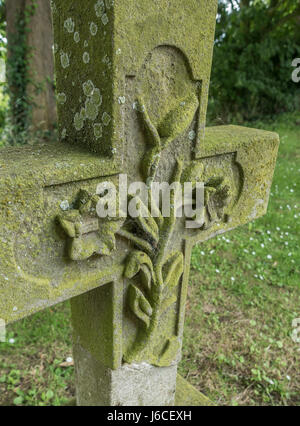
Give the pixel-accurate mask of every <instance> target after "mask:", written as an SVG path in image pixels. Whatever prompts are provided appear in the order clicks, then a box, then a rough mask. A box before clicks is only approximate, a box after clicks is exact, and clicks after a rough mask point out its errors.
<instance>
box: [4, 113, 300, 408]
mask: <svg viewBox="0 0 300 426" xmlns="http://www.w3.org/2000/svg"><path fill="white" fill-rule="evenodd" d="M255 126H256V127H261V128H266V129H270V130H276V131H277V132H278V133H279V134H280V136H281V141H282V142H281V146H280V152H279V159H278V164H277V169H276V173H275V177H274V184H273V189H272V194H271V201H270V207H269V213H268V215H267V216H265V217H264V218H262V219H260V220H258V221H256V222H253V223H251V224H249V225H247V226H244V227H241V228H240V229H238V230H236V231H233V232H231V233H229V234H226V235H225V236H223V237H218V238H216V239H214V240H211V241H209V242H206V243H204V244H201V245H199V246H197V247H195V249H194V251H193V256H192V272H191V279H190V287H189V300H188V304H187V318H186V327H185V336H184V347H183V361H182V363H181V365H180V373H181V374H182V375H183V376H184V377H186V378H187V379H188V380H189V381H190V382H191V383H192V384H193V385H195V386H196V387H197V388H198V389H200V390H201V391H202V392H203V393H205V394H206V395H207V396H208V397H209V398H211V399H212V400H213V401H215V402H216V403H217V404H220V405H298V406H299V405H300V369H299V365H300V345H299V344H296V343H295V342H294V341H293V340H292V337H291V335H292V331H293V328H292V321H293V320H294V319H295V318H299V317H300V308H299V307H300V282H299V273H300V250H299V235H300V225H299V223H300V222H299V219H300V179H299V173H300V146H299V141H300V117H299V115H298V116H296V115H284V116H282V117H279V118H277V119H276V120H275V122H274V123H273V124H272V123H255ZM69 317H70V312H69V305H68V304H67V303H65V304H61V305H58V306H56V307H54V308H52V309H49V310H47V311H45V312H42V313H38V314H36V315H34V316H32V317H31V318H27V319H25V320H23V321H20V322H18V323H16V324H14V325H11V326H9V327H8V342H7V343H2V344H0V345H1V346H0V405H63V404H65V403H66V402H67V401H68V400H69V399H70V398H72V397H73V396H74V391H75V390H74V367H73V365H72V362H70V360H68V359H67V358H68V357H71V351H72V349H71V331H70V321H69Z"/></svg>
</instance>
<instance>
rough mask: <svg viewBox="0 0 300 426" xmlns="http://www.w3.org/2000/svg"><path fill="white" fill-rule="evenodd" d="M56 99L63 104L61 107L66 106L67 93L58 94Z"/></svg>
mask: <svg viewBox="0 0 300 426" xmlns="http://www.w3.org/2000/svg"><path fill="white" fill-rule="evenodd" d="M56 99H57V102H58V103H59V104H61V105H63V104H65V103H66V101H67V96H66V94H65V93H63V92H62V93H58V94H57V97H56Z"/></svg>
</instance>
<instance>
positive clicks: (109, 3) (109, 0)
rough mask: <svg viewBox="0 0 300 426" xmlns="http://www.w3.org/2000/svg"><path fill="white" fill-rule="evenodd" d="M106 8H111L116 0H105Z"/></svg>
mask: <svg viewBox="0 0 300 426" xmlns="http://www.w3.org/2000/svg"><path fill="white" fill-rule="evenodd" d="M105 4H106V8H107V9H110V8H111V7H112V5H113V4H114V0H105Z"/></svg>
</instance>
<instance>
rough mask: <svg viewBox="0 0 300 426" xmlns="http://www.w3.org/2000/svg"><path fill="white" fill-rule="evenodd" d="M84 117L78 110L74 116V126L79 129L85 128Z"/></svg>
mask: <svg viewBox="0 0 300 426" xmlns="http://www.w3.org/2000/svg"><path fill="white" fill-rule="evenodd" d="M83 124H84V119H83V118H82V116H81V115H80V114H79V112H76V114H75V116H74V127H75V129H76V130H77V131H79V130H81V129H82V128H83Z"/></svg>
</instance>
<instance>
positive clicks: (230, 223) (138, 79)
mask: <svg viewBox="0 0 300 426" xmlns="http://www.w3.org/2000/svg"><path fill="white" fill-rule="evenodd" d="M52 10H53V21H54V35H55V44H54V52H55V59H56V79H57V104H58V116H59V136H60V142H59V143H53V144H43V143H41V144H39V145H37V146H28V147H22V148H9V149H4V150H1V152H0V182H1V186H0V205H1V211H0V220H1V228H0V291H1V297H0V318H1V319H2V320H4V321H5V322H6V323H9V322H13V321H17V320H19V319H21V318H23V317H26V316H28V315H30V314H32V313H34V312H37V311H39V310H43V309H45V308H47V307H49V306H51V305H54V304H57V303H59V302H62V301H65V300H68V299H70V300H71V307H72V324H73V330H74V359H75V368H76V388H77V404H78V405H116V406H118V405H173V404H174V403H175V402H174V401H175V400H174V398H175V392H176V376H177V365H178V362H179V360H180V353H181V345H182V334H183V325H184V315H185V303H186V298H187V286H188V280H189V269H190V257H191V250H192V247H193V245H194V244H196V243H197V242H202V241H205V240H207V239H209V238H213V237H215V236H216V235H218V234H221V233H225V232H227V231H229V230H232V229H234V228H236V227H237V226H239V225H243V224H245V223H247V222H249V221H252V220H254V219H256V218H258V217H260V216H261V215H263V214H265V213H266V209H267V204H268V199H269V193H270V187H271V183H272V176H273V171H274V167H275V162H276V155H277V150H278V143H279V140H278V136H277V135H276V134H274V133H270V132H265V131H261V130H254V129H248V128H243V127H236V126H220V127H213V128H206V129H205V116H206V108H207V101H208V89H209V79H210V70H211V63H212V53H213V43H214V30H215V19H216V11H217V1H216V0H185V1H182V0H171V1H170V0H115V1H113V0H105V1H104V0H86V1H84V2H82V1H73V0H52ZM125 174H126V175H127V176H128V183H129V184H130V183H131V182H144V183H146V184H147V185H148V188H151V186H150V183H153V182H169V183H173V182H181V183H185V182H191V183H192V185H195V184H196V182H202V183H203V185H204V203H203V206H202V209H201V211H200V212H198V213H199V215H198V216H197V217H198V224H199V226H198V227H197V228H195V229H190V228H187V227H186V226H185V220H184V218H177V217H176V216H175V214H174V205H175V202H174V200H175V192H176V191H175V190H174V189H173V190H171V193H170V199H171V212H170V215H169V217H164V216H163V214H162V213H161V210H160V205H159V204H158V205H155V204H154V203H153V204H152V202H151V206H152V207H153V206H155V208H154V210H155V209H156V210H155V211H156V213H157V214H152V216H150V217H149V216H148V217H144V216H143V215H142V214H140V215H138V216H137V217H135V218H131V217H128V218H126V217H124V215H122V214H120V211H119V214H118V215H117V217H115V218H112V217H108V218H100V217H99V216H98V214H97V205H98V203H99V202H100V201H101V197H103V194H99V192H97V188H98V187H99V185H100V184H102V183H103V182H110V183H113V184H114V185H115V187H116V188H117V193H118V195H122V196H123V195H124V193H125V189H124V188H122V187H120V184H119V181H120V180H119V176H120V175H125ZM125 195H126V194H125ZM149 197H150V199H151V191H150V189H149ZM138 204H139V206H140V207H141V206H142V207H143V209H144V210H145V211H149V208H150V207H149V205H145V204H143V202H142V200H139V203H138ZM151 211H152V212H153V210H151ZM199 218H200V219H199ZM199 220H200V222H199ZM177 383H179V384H178V387H180V384H182V383H183V382H182V379H180V378H179V379H178V381H177ZM177 392H178V393H179V392H180V390H179V389H177ZM189 392H192V391H191V390H190V391H189ZM178 398H179V397H177V399H176V403H177V404H178V405H179V404H180V401H179V399H178Z"/></svg>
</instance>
